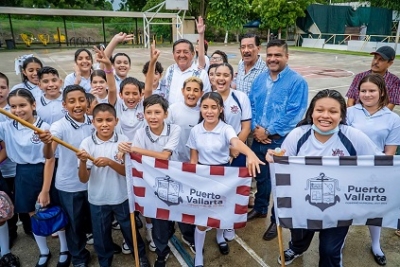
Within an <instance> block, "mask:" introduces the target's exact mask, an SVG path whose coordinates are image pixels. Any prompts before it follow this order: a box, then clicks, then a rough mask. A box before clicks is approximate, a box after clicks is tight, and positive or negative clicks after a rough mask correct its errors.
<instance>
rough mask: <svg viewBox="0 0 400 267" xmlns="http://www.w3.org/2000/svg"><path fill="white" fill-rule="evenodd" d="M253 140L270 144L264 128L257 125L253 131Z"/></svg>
mask: <svg viewBox="0 0 400 267" xmlns="http://www.w3.org/2000/svg"><path fill="white" fill-rule="evenodd" d="M253 137H254V140H256V141H257V142H260V143H263V144H270V143H271V142H272V141H271V139H269V138H268V136H267V134H266V133H265V128H263V127H261V126H259V125H257V126H256V128H255V129H254V131H253Z"/></svg>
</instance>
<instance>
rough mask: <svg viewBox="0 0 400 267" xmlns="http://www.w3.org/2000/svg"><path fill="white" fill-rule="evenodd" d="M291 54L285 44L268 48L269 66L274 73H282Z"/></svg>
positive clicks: (267, 61)
mask: <svg viewBox="0 0 400 267" xmlns="http://www.w3.org/2000/svg"><path fill="white" fill-rule="evenodd" d="M288 60H289V54H288V53H287V51H286V50H285V48H284V47H283V46H281V47H279V46H271V47H268V48H267V60H266V63H267V66H268V69H269V71H270V72H271V73H272V74H278V73H280V72H281V71H282V70H283V69H284V68H285V67H286V65H287V62H288Z"/></svg>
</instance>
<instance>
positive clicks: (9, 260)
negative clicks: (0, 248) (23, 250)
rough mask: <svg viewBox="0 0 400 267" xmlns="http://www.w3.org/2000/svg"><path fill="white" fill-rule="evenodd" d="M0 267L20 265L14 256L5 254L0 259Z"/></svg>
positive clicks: (16, 266)
mask: <svg viewBox="0 0 400 267" xmlns="http://www.w3.org/2000/svg"><path fill="white" fill-rule="evenodd" d="M0 266H5V267H6V266H7V267H20V266H21V263H20V262H19V258H18V257H17V256H15V255H14V254H11V253H7V254H6V255H4V256H3V257H1V259H0Z"/></svg>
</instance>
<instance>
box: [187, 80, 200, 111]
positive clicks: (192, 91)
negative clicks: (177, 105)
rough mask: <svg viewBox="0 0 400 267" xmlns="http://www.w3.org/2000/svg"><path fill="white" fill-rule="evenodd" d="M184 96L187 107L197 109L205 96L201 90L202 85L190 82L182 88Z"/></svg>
mask: <svg viewBox="0 0 400 267" xmlns="http://www.w3.org/2000/svg"><path fill="white" fill-rule="evenodd" d="M182 94H183V99H184V101H185V104H186V106H189V107H195V106H197V102H198V101H199V99H200V97H201V96H202V95H203V91H202V90H201V89H200V85H199V84H198V83H197V82H188V83H186V86H185V88H182Z"/></svg>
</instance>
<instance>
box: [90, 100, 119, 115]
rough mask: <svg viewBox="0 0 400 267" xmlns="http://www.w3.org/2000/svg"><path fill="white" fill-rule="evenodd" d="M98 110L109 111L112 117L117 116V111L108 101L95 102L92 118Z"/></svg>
mask: <svg viewBox="0 0 400 267" xmlns="http://www.w3.org/2000/svg"><path fill="white" fill-rule="evenodd" d="M99 112H110V113H111V115H113V117H114V118H117V112H116V111H115V108H114V106H113V105H111V104H108V103H100V104H97V105H96V106H95V107H94V109H93V118H96V115H97V113H99Z"/></svg>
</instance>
